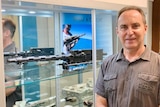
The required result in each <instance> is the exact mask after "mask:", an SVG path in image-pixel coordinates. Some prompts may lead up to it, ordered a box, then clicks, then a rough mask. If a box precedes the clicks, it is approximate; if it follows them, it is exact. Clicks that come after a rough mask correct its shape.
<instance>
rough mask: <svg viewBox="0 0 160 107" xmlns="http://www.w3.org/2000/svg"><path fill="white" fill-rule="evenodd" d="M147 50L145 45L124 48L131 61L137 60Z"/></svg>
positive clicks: (127, 57) (124, 52) (126, 56)
mask: <svg viewBox="0 0 160 107" xmlns="http://www.w3.org/2000/svg"><path fill="white" fill-rule="evenodd" d="M144 51H145V46H142V47H140V48H137V49H124V51H123V54H124V56H125V58H126V59H127V60H128V61H129V62H133V61H135V60H137V59H138V58H139V57H140V56H141V55H142V54H143V52H144Z"/></svg>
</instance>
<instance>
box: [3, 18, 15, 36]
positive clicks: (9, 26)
mask: <svg viewBox="0 0 160 107" xmlns="http://www.w3.org/2000/svg"><path fill="white" fill-rule="evenodd" d="M2 21H4V22H3V30H5V29H8V30H9V31H10V32H11V35H10V36H11V38H13V36H14V33H15V30H16V25H15V24H14V23H13V22H12V21H11V20H10V19H6V18H2Z"/></svg>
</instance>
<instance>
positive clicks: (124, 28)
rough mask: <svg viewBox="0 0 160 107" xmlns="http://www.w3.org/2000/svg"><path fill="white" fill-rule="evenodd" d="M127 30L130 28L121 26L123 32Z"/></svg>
mask: <svg viewBox="0 0 160 107" xmlns="http://www.w3.org/2000/svg"><path fill="white" fill-rule="evenodd" d="M127 28H128V27H127V26H120V29H121V30H127Z"/></svg>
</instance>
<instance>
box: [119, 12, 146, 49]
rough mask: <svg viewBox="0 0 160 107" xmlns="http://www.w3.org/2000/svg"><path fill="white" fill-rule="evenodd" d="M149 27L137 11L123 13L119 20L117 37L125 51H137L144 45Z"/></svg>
mask: <svg viewBox="0 0 160 107" xmlns="http://www.w3.org/2000/svg"><path fill="white" fill-rule="evenodd" d="M146 29H147V26H146V24H144V23H143V17H142V15H141V14H140V13H139V12H138V11H136V10H128V11H125V12H123V13H122V14H121V15H120V17H119V18H118V26H117V35H118V37H119V39H120V41H121V43H122V45H123V47H124V49H135V48H139V47H140V46H142V45H144V36H145V34H146Z"/></svg>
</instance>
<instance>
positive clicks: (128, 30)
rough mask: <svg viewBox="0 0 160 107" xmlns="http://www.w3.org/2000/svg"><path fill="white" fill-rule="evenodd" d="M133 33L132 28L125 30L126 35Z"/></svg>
mask: <svg viewBox="0 0 160 107" xmlns="http://www.w3.org/2000/svg"><path fill="white" fill-rule="evenodd" d="M133 31H134V30H133V28H132V27H128V29H127V33H128V34H130V35H131V34H133Z"/></svg>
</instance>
